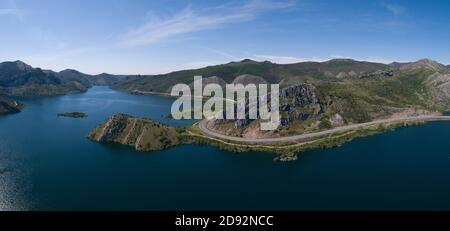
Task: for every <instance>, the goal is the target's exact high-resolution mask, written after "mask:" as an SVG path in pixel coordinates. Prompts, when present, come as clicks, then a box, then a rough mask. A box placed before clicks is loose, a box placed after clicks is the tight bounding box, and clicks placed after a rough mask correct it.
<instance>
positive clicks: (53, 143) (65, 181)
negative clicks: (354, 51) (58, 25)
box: [0, 87, 450, 210]
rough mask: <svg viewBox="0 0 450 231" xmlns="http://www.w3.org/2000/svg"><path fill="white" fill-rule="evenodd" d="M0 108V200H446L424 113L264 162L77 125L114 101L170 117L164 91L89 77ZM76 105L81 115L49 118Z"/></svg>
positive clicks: (442, 129) (446, 132) (397, 205)
mask: <svg viewBox="0 0 450 231" xmlns="http://www.w3.org/2000/svg"><path fill="white" fill-rule="evenodd" d="M25 103H26V108H25V110H24V111H23V112H21V113H19V114H13V115H7V116H0V210H173V209H177V210H179V209H183V210H203V209H208V210H210V209H212V210H217V209H232V210H236V209H239V210H254V209H255V210H258V209H266V210H267V209H270V210H272V209H275V210H279V209H283V210H284V209H287V210H310V209H313V210H355V209H356V210H361V209H363V210H366V209H382V210H386V209H388V210H399V209H401V210H403V209H406V210H408V209H447V210H448V209H450V198H449V195H450V184H449V182H450V142H449V138H450V122H432V123H427V124H425V125H422V126H415V127H408V128H402V129H399V130H397V131H395V132H388V133H384V134H381V135H376V136H372V137H366V138H359V139H356V140H354V141H352V142H350V143H348V144H346V145H344V146H343V147H340V148H334V149H326V150H314V151H309V152H306V153H304V154H302V155H301V156H300V158H299V160H298V161H295V162H290V163H274V162H272V159H273V157H274V155H272V154H268V153H246V154H233V153H229V152H225V151H221V150H219V149H216V148H213V147H208V146H200V145H189V146H179V147H175V148H171V149H168V150H165V151H160V152H151V153H141V152H136V151H134V150H133V149H132V148H128V147H123V146H119V145H108V144H97V143H93V142H90V141H89V140H87V139H86V138H85V135H86V134H87V133H88V132H89V131H90V130H91V129H92V128H94V127H95V126H96V125H98V124H99V123H100V122H102V121H103V120H105V119H106V118H107V117H108V116H110V115H112V114H115V113H118V112H124V113H128V114H131V115H135V116H140V117H147V118H151V119H155V120H159V121H161V122H163V123H167V124H170V125H183V124H189V123H190V122H191V121H170V120H165V119H163V118H162V116H163V115H165V114H167V113H169V112H170V105H171V100H170V99H166V98H161V97H154V96H138V95H130V94H125V93H121V92H117V91H113V90H110V89H108V88H106V87H94V88H92V89H91V90H89V91H88V92H87V93H84V94H76V95H67V96H62V97H53V98H44V99H38V100H27V101H25ZM65 111H83V112H86V113H88V114H89V117H88V118H84V119H73V118H58V117H56V113H58V112H65Z"/></svg>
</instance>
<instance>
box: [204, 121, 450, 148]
mask: <svg viewBox="0 0 450 231" xmlns="http://www.w3.org/2000/svg"><path fill="white" fill-rule="evenodd" d="M437 120H450V116H417V117H403V118H395V119H384V120H375V121H371V122H367V123H361V124H351V125H347V126H342V127H337V128H333V129H330V130H326V131H321V132H314V133H308V134H302V135H295V136H286V137H276V138H243V137H235V136H227V135H224V134H220V133H218V132H216V131H213V130H210V129H209V128H207V126H206V124H207V122H208V120H206V119H204V120H202V121H200V123H199V127H200V129H201V130H202V131H203V132H204V133H205V134H207V135H208V136H212V137H216V138H220V139H223V140H230V141H237V142H243V143H252V144H255V143H274V142H304V141H307V140H311V139H313V138H319V137H322V136H327V135H332V134H335V133H341V132H347V131H351V130H357V129H361V128H364V127H368V126H372V125H377V124H387V123H400V122H413V121H437Z"/></svg>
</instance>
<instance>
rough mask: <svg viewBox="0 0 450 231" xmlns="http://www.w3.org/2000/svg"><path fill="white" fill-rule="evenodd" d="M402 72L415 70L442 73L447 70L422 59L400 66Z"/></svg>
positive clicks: (443, 66)
mask: <svg viewBox="0 0 450 231" xmlns="http://www.w3.org/2000/svg"><path fill="white" fill-rule="evenodd" d="M401 69H402V70H416V69H428V70H431V71H442V70H447V67H445V65H443V64H441V63H438V62H436V61H434V60H432V59H428V58H424V59H420V60H418V61H416V62H412V63H406V64H404V65H403V66H401Z"/></svg>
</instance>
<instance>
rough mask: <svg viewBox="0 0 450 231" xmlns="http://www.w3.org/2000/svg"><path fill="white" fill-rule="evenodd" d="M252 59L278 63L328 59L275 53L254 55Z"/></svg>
mask: <svg viewBox="0 0 450 231" xmlns="http://www.w3.org/2000/svg"><path fill="white" fill-rule="evenodd" d="M253 59H255V60H257V61H270V62H272V63H278V64H289V63H300V62H308V61H312V62H323V61H327V60H329V58H328V59H323V58H317V57H311V58H301V57H295V56H277V55H254V56H253Z"/></svg>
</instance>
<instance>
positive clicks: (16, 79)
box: [0, 59, 450, 137]
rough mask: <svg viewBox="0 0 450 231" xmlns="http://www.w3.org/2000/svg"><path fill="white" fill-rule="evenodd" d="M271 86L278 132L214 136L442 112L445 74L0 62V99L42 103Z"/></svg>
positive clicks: (250, 124)
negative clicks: (58, 98) (195, 86)
mask: <svg viewBox="0 0 450 231" xmlns="http://www.w3.org/2000/svg"><path fill="white" fill-rule="evenodd" d="M195 75H201V76H203V77H204V81H203V82H204V84H206V83H218V84H220V85H225V84H227V83H243V84H248V83H256V84H258V83H279V84H280V88H281V98H280V103H281V105H280V110H281V112H282V121H281V123H282V126H281V128H280V129H278V130H276V131H273V132H270V133H262V132H261V131H259V130H258V127H257V124H258V123H254V121H251V120H249V119H244V120H236V121H219V120H217V121H215V122H214V123H213V124H212V125H211V126H212V127H214V128H215V129H217V130H219V131H221V132H223V133H227V134H233V135H236V136H250V137H255V136H282V135H287V134H296V133H305V132H312V131H317V130H323V129H327V128H331V127H336V126H342V125H345V124H353V123H362V122H367V121H371V120H375V119H380V118H388V117H392V116H396V115H400V114H408V113H409V114H411V115H414V114H424V113H435V112H442V111H445V110H447V109H448V108H449V102H450V101H449V99H450V69H449V67H448V66H445V65H443V64H440V63H438V62H436V61H433V60H430V59H422V60H418V61H416V62H408V63H399V62H394V63H391V64H382V63H373V62H365V61H356V60H351V59H333V60H330V61H326V62H302V63H294V64H275V63H271V62H268V61H265V62H258V61H254V60H250V59H245V60H242V61H239V62H230V63H227V64H222V65H216V66H208V67H205V68H199V69H193V70H183V71H176V72H172V73H168V74H161V75H120V76H119V75H110V74H100V75H88V74H84V73H81V72H79V71H76V70H71V69H68V70H64V71H60V72H54V71H50V70H43V69H40V68H33V67H31V66H29V65H27V64H25V63H23V62H21V61H16V62H4V63H0V95H3V96H6V97H8V96H22V97H34V96H50V95H61V94H68V93H77V92H84V91H86V90H87V89H88V88H90V87H92V86H94V85H108V86H110V87H112V88H113V89H117V90H121V91H126V92H130V93H140V94H167V93H169V92H170V89H171V87H172V86H173V85H175V84H178V83H185V84H192V81H193V76H195Z"/></svg>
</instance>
